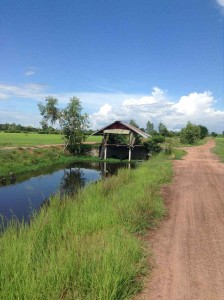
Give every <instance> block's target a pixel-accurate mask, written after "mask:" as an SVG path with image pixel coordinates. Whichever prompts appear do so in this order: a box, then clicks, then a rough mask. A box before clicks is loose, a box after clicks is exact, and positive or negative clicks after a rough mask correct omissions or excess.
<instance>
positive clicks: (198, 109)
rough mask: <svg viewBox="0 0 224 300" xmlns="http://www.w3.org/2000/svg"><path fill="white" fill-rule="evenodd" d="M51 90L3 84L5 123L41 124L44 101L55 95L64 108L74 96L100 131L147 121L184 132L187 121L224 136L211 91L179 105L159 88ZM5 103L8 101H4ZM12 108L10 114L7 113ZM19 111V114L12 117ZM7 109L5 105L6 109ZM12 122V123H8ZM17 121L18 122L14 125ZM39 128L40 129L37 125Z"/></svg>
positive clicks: (183, 98) (223, 123) (181, 100)
mask: <svg viewBox="0 0 224 300" xmlns="http://www.w3.org/2000/svg"><path fill="white" fill-rule="evenodd" d="M48 90H49V87H48V86H46V85H42V84H34V83H30V84H27V85H6V84H0V101H1V100H2V101H3V102H2V103H4V109H5V112H4V113H3V111H2V112H0V116H1V122H3V116H4V120H5V121H4V122H9V120H10V122H16V123H22V124H23V123H26V124H27V123H28V120H30V125H34V123H35V124H37V123H38V122H39V121H40V119H41V117H40V115H39V111H38V109H37V102H39V101H43V100H44V99H45V97H47V96H49V95H51V96H53V97H56V98H58V99H59V104H60V105H61V106H64V105H65V104H67V103H68V102H69V99H70V98H71V97H73V96H77V97H78V98H79V99H80V100H81V103H82V106H83V111H84V112H87V113H88V114H89V117H90V126H91V127H92V128H93V129H100V128H101V127H104V126H105V125H107V124H108V123H111V122H113V121H115V120H123V121H126V122H128V121H129V120H130V119H134V120H136V122H137V123H138V124H139V125H140V127H145V125H146V123H147V121H149V120H150V121H151V122H153V123H154V124H155V126H156V125H158V123H159V122H163V123H164V124H165V125H166V126H167V127H168V128H169V129H173V130H174V129H180V128H182V127H183V126H185V125H186V123H187V121H191V122H193V123H196V124H202V125H205V126H207V127H208V129H209V130H210V131H217V132H222V131H223V130H224V121H223V120H224V109H223V110H217V109H216V108H215V106H216V101H215V98H214V96H213V94H212V93H211V92H209V91H205V92H201V93H199V92H192V93H189V94H188V95H183V96H181V97H180V98H179V99H178V100H177V101H176V100H175V101H174V100H172V99H170V97H169V96H168V94H167V92H166V91H164V90H162V89H160V88H158V87H155V88H153V89H152V92H151V93H150V94H149V95H138V94H123V93H86V92H69V93H49V92H48ZM4 100H5V101H4ZM20 101H23V105H26V104H24V103H26V101H27V103H29V109H30V110H32V111H33V116H32V113H31V114H30V116H32V117H30V116H27V115H26V112H25V111H24V110H22V111H21V109H20V108H21V105H20ZM7 107H8V112H9V113H8V114H7V112H6V110H7ZM12 107H13V111H14V112H15V111H16V110H17V111H19V113H17V114H16V113H11V111H12ZM2 108H3V105H2ZM7 120H8V121H7ZM13 120H14V121H13ZM35 126H36V125H35Z"/></svg>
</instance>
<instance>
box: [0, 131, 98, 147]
mask: <svg viewBox="0 0 224 300" xmlns="http://www.w3.org/2000/svg"><path fill="white" fill-rule="evenodd" d="M101 140H102V137H100V136H89V137H88V138H87V140H86V141H87V142H96V143H100V142H101ZM53 144H63V139H62V137H61V135H60V134H37V133H28V134H27V133H5V132H0V147H20V146H21V147H22V146H38V145H53Z"/></svg>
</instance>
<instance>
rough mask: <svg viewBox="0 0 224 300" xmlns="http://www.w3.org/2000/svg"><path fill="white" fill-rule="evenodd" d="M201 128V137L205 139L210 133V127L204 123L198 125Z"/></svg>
mask: <svg viewBox="0 0 224 300" xmlns="http://www.w3.org/2000/svg"><path fill="white" fill-rule="evenodd" d="M198 126H199V128H200V139H204V138H205V137H206V136H207V135H208V128H207V127H205V126H203V125H198Z"/></svg>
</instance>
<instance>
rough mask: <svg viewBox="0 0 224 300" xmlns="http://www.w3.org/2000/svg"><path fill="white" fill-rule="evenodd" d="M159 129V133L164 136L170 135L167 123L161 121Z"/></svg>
mask: <svg viewBox="0 0 224 300" xmlns="http://www.w3.org/2000/svg"><path fill="white" fill-rule="evenodd" d="M158 130H159V134H161V135H163V136H168V135H169V130H168V129H167V127H166V125H164V124H163V123H159V126H158Z"/></svg>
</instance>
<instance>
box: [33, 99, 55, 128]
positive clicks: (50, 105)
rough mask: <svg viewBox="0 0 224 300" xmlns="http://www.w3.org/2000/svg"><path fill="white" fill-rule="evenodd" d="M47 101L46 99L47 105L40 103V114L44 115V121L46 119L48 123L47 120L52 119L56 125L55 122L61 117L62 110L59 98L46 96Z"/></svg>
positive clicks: (51, 121) (52, 122)
mask: <svg viewBox="0 0 224 300" xmlns="http://www.w3.org/2000/svg"><path fill="white" fill-rule="evenodd" d="M45 101H46V105H43V104H42V103H38V107H39V110H40V114H41V116H43V121H45V124H47V122H49V121H50V123H51V124H52V125H54V124H55V122H56V121H57V120H58V119H60V113H61V112H60V110H59V109H58V108H57V105H58V99H57V98H53V97H46V99H45ZM43 121H42V122H43ZM41 125H42V124H41Z"/></svg>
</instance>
